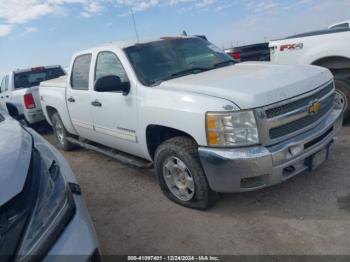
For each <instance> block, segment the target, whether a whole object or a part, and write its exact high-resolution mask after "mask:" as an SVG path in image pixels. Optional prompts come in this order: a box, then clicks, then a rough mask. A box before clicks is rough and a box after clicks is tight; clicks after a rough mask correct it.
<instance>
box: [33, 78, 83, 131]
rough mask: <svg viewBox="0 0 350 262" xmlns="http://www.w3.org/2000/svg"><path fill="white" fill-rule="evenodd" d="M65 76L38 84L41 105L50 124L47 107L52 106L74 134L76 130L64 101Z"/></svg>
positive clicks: (68, 129)
mask: <svg viewBox="0 0 350 262" xmlns="http://www.w3.org/2000/svg"><path fill="white" fill-rule="evenodd" d="M65 79H66V77H61V78H59V79H55V80H51V81H46V82H43V83H42V84H41V85H40V91H39V93H40V97H41V105H42V108H43V112H44V115H45V118H46V120H47V121H48V122H49V124H50V125H52V122H51V119H50V117H49V111H48V108H50V107H51V108H54V109H55V110H56V111H57V112H58V113H59V115H60V117H61V119H62V122H63V124H64V126H65V128H66V129H67V131H68V132H69V133H71V134H74V135H76V134H77V132H76V130H75V129H74V127H73V125H72V122H71V120H70V116H69V112H68V107H67V103H66V86H65V84H64V83H65Z"/></svg>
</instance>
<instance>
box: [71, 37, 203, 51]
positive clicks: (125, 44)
mask: <svg viewBox="0 0 350 262" xmlns="http://www.w3.org/2000/svg"><path fill="white" fill-rule="evenodd" d="M187 38H196V37H193V36H163V37H158V38H151V39H144V40H140V41H137V40H131V41H117V42H110V43H106V44H103V45H100V46H97V47H93V48H89V49H85V50H82V51H79V52H77V53H76V54H80V53H88V52H93V51H96V49H101V48H103V47H111V46H113V47H116V48H119V49H124V48H127V47H130V46H133V45H137V44H148V43H152V42H157V41H164V40H169V39H187Z"/></svg>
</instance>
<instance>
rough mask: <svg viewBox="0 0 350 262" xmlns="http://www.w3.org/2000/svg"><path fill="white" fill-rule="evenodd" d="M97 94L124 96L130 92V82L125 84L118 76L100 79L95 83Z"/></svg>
mask: <svg viewBox="0 0 350 262" xmlns="http://www.w3.org/2000/svg"><path fill="white" fill-rule="evenodd" d="M95 91H96V92H121V93H123V95H124V96H126V95H127V94H129V92H130V82H125V83H123V82H122V81H120V78H119V77H118V76H114V75H109V76H104V77H101V78H99V79H98V80H97V81H96V83H95Z"/></svg>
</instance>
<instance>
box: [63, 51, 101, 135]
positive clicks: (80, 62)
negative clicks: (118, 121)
mask: <svg viewBox="0 0 350 262" xmlns="http://www.w3.org/2000/svg"><path fill="white" fill-rule="evenodd" d="M91 60H92V54H83V55H80V56H77V57H76V58H75V60H74V62H73V65H72V70H71V74H70V81H68V86H67V91H66V92H67V94H66V99H67V101H66V103H67V106H68V111H69V115H70V118H71V121H72V124H73V126H74V128H75V130H76V131H77V133H78V134H79V136H81V137H83V138H87V139H90V140H92V138H93V136H94V133H93V119H92V115H91V106H90V102H91V101H90V100H91V99H90V92H89V83H90V78H89V76H90V70H91Z"/></svg>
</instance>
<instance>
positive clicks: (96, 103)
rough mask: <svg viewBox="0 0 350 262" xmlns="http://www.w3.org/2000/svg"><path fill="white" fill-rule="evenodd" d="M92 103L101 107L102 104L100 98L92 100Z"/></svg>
mask: <svg viewBox="0 0 350 262" xmlns="http://www.w3.org/2000/svg"><path fill="white" fill-rule="evenodd" d="M91 105H93V106H96V107H101V106H102V104H101V103H100V102H99V101H98V100H95V101H93V102H91Z"/></svg>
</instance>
